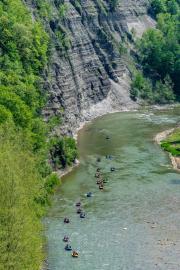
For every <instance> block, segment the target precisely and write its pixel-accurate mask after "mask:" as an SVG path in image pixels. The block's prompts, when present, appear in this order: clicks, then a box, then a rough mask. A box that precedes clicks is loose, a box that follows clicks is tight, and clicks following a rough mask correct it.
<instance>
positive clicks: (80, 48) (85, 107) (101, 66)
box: [25, 0, 152, 133]
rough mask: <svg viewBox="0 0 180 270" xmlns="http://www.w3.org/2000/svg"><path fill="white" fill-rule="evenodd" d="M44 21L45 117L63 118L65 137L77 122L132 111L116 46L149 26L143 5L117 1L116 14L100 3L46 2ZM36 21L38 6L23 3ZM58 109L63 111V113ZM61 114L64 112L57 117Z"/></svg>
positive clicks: (95, 0) (29, 1)
mask: <svg viewBox="0 0 180 270" xmlns="http://www.w3.org/2000/svg"><path fill="white" fill-rule="evenodd" d="M46 1H47V2H48V5H49V6H50V10H51V11H49V13H51V14H48V15H49V16H48V17H47V16H44V17H43V23H44V25H45V27H46V30H47V31H48V32H49V34H50V38H51V52H50V53H51V56H50V61H49V67H48V69H47V70H46V74H45V88H46V90H47V92H48V95H49V101H48V104H47V107H46V108H45V110H44V116H45V117H49V116H50V115H53V114H55V115H62V114H63V119H64V124H63V129H64V130H65V131H66V132H67V133H68V132H69V133H71V131H73V130H75V129H76V128H77V127H78V126H79V124H80V122H83V121H85V120H88V119H91V118H93V117H95V116H97V115H100V114H103V113H105V112H110V111H113V110H121V109H126V108H130V107H134V106H135V104H134V103H133V102H132V101H131V100H130V98H129V87H128V70H127V63H126V58H124V57H122V56H121V54H120V53H119V45H120V44H123V42H124V41H125V40H127V39H128V38H130V30H131V28H132V27H134V28H135V30H136V32H137V34H138V35H141V32H143V30H144V29H145V28H146V27H149V26H151V24H152V22H151V20H150V18H149V17H148V16H147V15H146V14H147V8H148V5H149V1H148V0H119V5H118V7H117V8H116V10H115V11H113V12H112V11H111V10H110V7H109V4H108V2H109V1H103V0H93V1H90V0H81V1H78V0H76V1H74V0H66V1H64V2H65V5H66V7H67V11H66V13H65V16H60V14H59V8H60V5H61V4H62V1H61V0H54V1H53V0H49V1H48V0H46ZM25 2H26V4H27V5H28V7H29V8H30V10H31V12H32V14H33V16H37V10H38V9H37V1H36V0H26V1H25ZM62 109H63V110H62ZM62 111H63V112H62Z"/></svg>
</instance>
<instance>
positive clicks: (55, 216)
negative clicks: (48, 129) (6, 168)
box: [45, 109, 180, 270]
mask: <svg viewBox="0 0 180 270" xmlns="http://www.w3.org/2000/svg"><path fill="white" fill-rule="evenodd" d="M179 115H180V112H179V110H178V109H174V110H169V111H163V112H150V113H148V112H142V113H140V112H136V113H116V114H110V115H106V116H104V117H102V118H99V119H96V120H95V121H94V122H93V123H92V124H89V125H88V126H86V127H85V128H84V129H83V130H81V131H80V134H79V141H78V147H79V155H80V161H81V164H80V166H79V167H78V168H75V169H74V170H73V172H71V173H70V174H69V175H68V176H65V177H64V181H63V184H62V186H61V187H60V189H59V191H58V192H57V194H56V195H55V197H54V203H53V207H52V208H51V210H50V212H49V215H48V217H47V218H46V219H45V225H46V234H47V238H48V262H49V269H50V270H60V269H61V270H66V269H68V270H69V269H70V270H76V269H77V270H106V269H108V270H109V269H111V270H156V269H158V270H178V269H180V256H179V250H180V186H179V184H180V176H179V174H178V173H176V172H175V171H173V170H172V168H171V165H170V161H169V158H168V155H167V154H166V153H164V152H163V151H162V150H161V149H160V147H159V146H158V145H156V144H155V143H154V142H153V137H154V136H155V134H156V133H158V132H160V131H163V130H165V129H166V128H171V127H172V126H174V124H175V123H176V122H177V121H178V118H179ZM106 136H109V138H110V139H109V140H107V139H106ZM106 155H111V156H112V157H113V158H112V159H107V158H106ZM97 157H100V158H101V162H97ZM97 167H100V168H101V169H102V171H103V173H104V174H105V177H106V178H107V179H108V183H106V184H105V189H104V190H103V191H100V190H99V189H98V186H97V185H96V179H95V177H94V174H95V171H96V168H97ZM111 167H114V168H116V170H115V171H114V172H111ZM88 191H91V192H93V197H92V198H86V196H85V194H86V193H87V192H88ZM79 200H80V201H81V202H82V205H83V209H84V211H85V212H86V218H85V219H80V218H79V216H78V215H77V214H76V207H75V202H77V201H79ZM64 217H68V218H70V224H64V223H63V219H64ZM64 235H68V236H69V237H70V239H71V245H72V247H73V248H74V249H76V250H78V251H79V254H80V256H79V258H78V259H74V258H72V257H71V254H70V253H69V252H65V251H64V246H65V244H64V243H63V242H62V238H63V237H64Z"/></svg>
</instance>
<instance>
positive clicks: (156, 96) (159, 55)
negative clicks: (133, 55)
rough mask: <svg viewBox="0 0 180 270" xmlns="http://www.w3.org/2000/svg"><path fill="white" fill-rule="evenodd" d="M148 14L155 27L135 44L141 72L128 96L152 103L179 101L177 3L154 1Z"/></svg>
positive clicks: (136, 75) (179, 45)
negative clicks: (151, 14) (155, 21)
mask: <svg viewBox="0 0 180 270" xmlns="http://www.w3.org/2000/svg"><path fill="white" fill-rule="evenodd" d="M151 12H153V14H154V16H155V17H156V19H157V27H156V29H149V30H147V31H146V32H145V33H144V34H143V36H142V38H141V39H140V40H138V42H137V51H138V61H139V63H140V64H141V66H142V71H138V72H136V73H135V75H134V78H133V82H132V90H131V96H132V98H133V99H135V100H136V99H137V98H139V97H140V98H145V99H146V100H148V101H149V102H151V103H154V102H156V103H169V102H173V101H174V100H175V99H177V100H179V99H180V92H179V89H180V79H179V78H180V62H179V52H180V44H179V16H180V3H179V1H176V0H173V1H169V0H153V1H152V6H151Z"/></svg>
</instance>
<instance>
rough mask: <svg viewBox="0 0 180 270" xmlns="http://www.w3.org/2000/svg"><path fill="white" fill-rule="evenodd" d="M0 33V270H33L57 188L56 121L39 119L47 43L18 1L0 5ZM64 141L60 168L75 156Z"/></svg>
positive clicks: (37, 266) (39, 259)
mask: <svg viewBox="0 0 180 270" xmlns="http://www.w3.org/2000/svg"><path fill="white" fill-rule="evenodd" d="M39 3H41V4H43V1H39ZM46 9H47V6H46V7H45V9H44V12H45V11H46ZM43 14H44V13H43ZM0 33H1V38H0V149H1V151H0V168H1V170H0V193H1V194H0V247H1V248H0V269H2V270H11V269H13V270H20V269H26V270H32V269H33V270H39V269H40V267H41V266H42V259H43V253H42V244H43V234H42V227H41V221H40V218H41V217H42V215H43V213H44V210H45V207H46V206H47V204H48V203H49V194H52V192H53V191H54V188H55V186H56V185H57V184H58V183H59V179H58V177H57V175H56V174H54V173H52V170H51V167H50V165H49V164H48V158H49V151H50V148H51V147H52V146H51V145H50V144H49V142H48V137H49V136H50V134H51V132H52V129H53V126H54V125H56V124H58V123H57V119H56V117H55V118H52V119H50V121H49V122H48V123H45V122H44V121H43V119H42V117H41V109H42V107H43V106H44V104H45V102H46V100H45V98H44V96H45V94H44V93H43V94H42V90H41V85H42V79H41V77H42V73H43V70H44V68H45V66H46V64H47V59H48V45H49V38H48V36H47V34H46V33H45V31H44V29H43V26H42V25H41V23H40V22H37V21H35V20H32V18H31V16H30V14H29V13H28V10H27V8H26V7H25V5H24V3H23V1H21V0H3V1H1V2H0ZM68 140H70V141H72V143H67V139H66V138H65V139H63V138H62V147H63V148H62V151H61V152H62V153H63V154H64V155H65V156H66V157H67V158H66V159H65V160H64V163H63V167H65V166H66V165H67V164H68V165H70V164H71V162H73V160H74V156H76V155H77V153H76V145H75V142H74V140H73V139H68ZM58 147H59V151H60V150H61V149H60V145H59V144H58ZM66 151H67V152H66Z"/></svg>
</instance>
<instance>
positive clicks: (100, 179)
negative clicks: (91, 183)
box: [63, 156, 115, 258]
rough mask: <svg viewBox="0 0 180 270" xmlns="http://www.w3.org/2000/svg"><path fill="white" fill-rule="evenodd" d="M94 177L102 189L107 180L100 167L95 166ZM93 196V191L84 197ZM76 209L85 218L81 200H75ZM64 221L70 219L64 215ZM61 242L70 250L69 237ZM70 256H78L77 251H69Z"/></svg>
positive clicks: (65, 237) (68, 221) (113, 169)
mask: <svg viewBox="0 0 180 270" xmlns="http://www.w3.org/2000/svg"><path fill="white" fill-rule="evenodd" d="M106 158H107V159H111V158H112V157H111V156H106ZM100 161H101V160H100V158H98V159H97V162H100ZM110 170H111V171H112V172H113V171H115V168H114V167H111V169H110ZM95 177H96V179H97V180H96V184H97V185H99V189H100V190H103V189H104V184H105V183H107V182H108V180H107V178H103V175H102V173H101V169H100V168H97V170H96V173H95ZM92 196H93V193H92V192H87V193H86V197H88V198H90V197H92ZM75 206H76V208H77V210H76V213H77V214H79V217H80V218H85V217H86V214H85V212H84V211H83V210H82V208H81V202H77V203H76V204H75ZM64 223H66V224H68V223H70V220H69V218H67V217H65V218H64ZM63 242H65V243H67V244H66V246H65V248H64V249H65V250H66V251H72V247H71V245H70V244H69V237H68V236H67V235H65V236H64V238H63ZM71 255H72V257H74V258H78V256H79V253H78V252H77V251H76V250H73V251H72V253H71Z"/></svg>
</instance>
